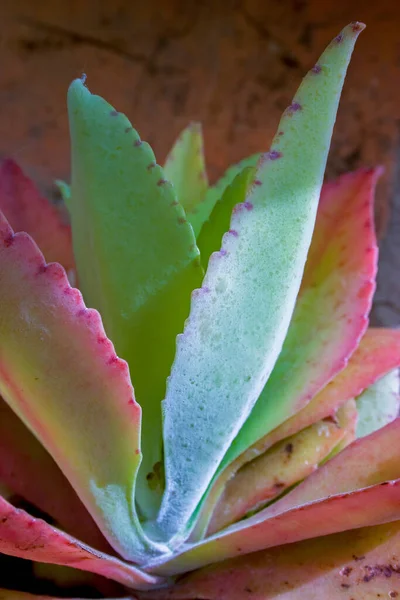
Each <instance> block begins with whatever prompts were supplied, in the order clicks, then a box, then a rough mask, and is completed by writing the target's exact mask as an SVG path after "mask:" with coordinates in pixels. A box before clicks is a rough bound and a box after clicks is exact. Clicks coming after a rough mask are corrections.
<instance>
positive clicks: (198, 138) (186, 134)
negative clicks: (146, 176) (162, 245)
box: [164, 123, 208, 231]
mask: <svg viewBox="0 0 400 600" xmlns="http://www.w3.org/2000/svg"><path fill="white" fill-rule="evenodd" d="M164 173H165V176H166V178H167V179H168V180H169V181H171V183H173V184H174V188H175V192H176V195H177V197H178V200H179V202H180V204H181V205H182V206H183V208H184V209H185V212H186V215H187V218H188V220H189V223H191V225H192V227H193V229H194V230H195V231H196V226H197V223H196V215H197V208H198V206H199V204H200V203H201V202H202V201H203V200H204V196H205V194H206V192H207V189H208V179H207V173H206V165H205V161H204V148H203V133H202V129H201V125H200V123H190V125H189V126H188V127H186V129H184V130H183V131H182V133H181V134H180V136H179V137H178V139H177V140H176V142H175V144H174V145H173V147H172V150H171V151H170V153H169V154H168V156H167V158H166V161H165V165H164Z"/></svg>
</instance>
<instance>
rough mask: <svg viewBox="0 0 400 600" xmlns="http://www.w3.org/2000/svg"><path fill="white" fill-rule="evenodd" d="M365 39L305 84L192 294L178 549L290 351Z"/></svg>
mask: <svg viewBox="0 0 400 600" xmlns="http://www.w3.org/2000/svg"><path fill="white" fill-rule="evenodd" d="M358 32H359V29H354V28H352V27H351V26H350V27H348V28H346V30H344V32H343V36H342V37H341V38H340V40H338V39H336V40H334V41H333V42H332V44H331V45H330V46H329V48H328V50H327V51H326V53H325V54H324V55H323V56H322V57H321V60H320V70H319V71H318V73H317V74H316V72H315V71H311V72H310V73H309V74H308V76H307V77H306V79H305V82H304V83H303V85H302V86H301V87H300V89H299V91H298V93H297V95H296V98H295V100H294V102H293V103H292V105H291V106H290V107H289V108H288V110H287V111H286V112H285V114H284V116H283V119H282V121H281V123H280V126H279V129H278V135H277V136H276V137H275V139H274V141H273V144H272V150H271V152H269V153H268V154H266V155H264V157H263V158H262V159H261V161H260V164H259V167H258V169H257V172H256V178H255V181H254V186H253V188H252V190H251V192H250V194H249V196H248V198H247V201H246V202H245V203H244V204H241V205H238V206H237V207H236V209H235V210H234V214H233V218H232V221H231V226H230V232H229V233H227V234H225V236H224V239H223V247H222V250H221V251H220V252H219V253H215V254H214V255H212V257H211V259H210V263H209V268H208V271H207V274H206V277H205V280H204V282H203V286H202V288H201V289H200V290H196V291H195V292H194V294H193V300H192V308H191V314H190V317H189V319H188V321H187V323H186V327H185V331H184V334H183V335H182V336H180V338H179V339H178V346H177V355H176V359H175V363H174V365H173V368H172V373H171V377H170V379H169V382H168V388H167V396H166V400H165V401H164V406H163V410H164V442H165V465H166V493H165V496H164V501H163V505H162V507H161V511H160V515H159V519H158V524H159V527H160V530H161V535H163V536H165V537H171V538H174V536H175V543H176V542H179V540H180V539H181V538H182V536H184V535H185V529H186V528H187V524H188V522H189V520H190V517H191V515H192V513H193V511H194V510H195V508H196V506H197V505H198V503H199V501H200V500H201V498H202V496H203V494H204V492H205V491H206V489H207V487H208V485H209V483H210V480H211V479H212V477H213V475H214V473H215V471H216V469H217V467H218V465H219V463H220V461H221V459H222V458H223V455H224V453H225V452H226V450H227V449H228V448H229V445H230V444H231V442H232V440H233V438H234V437H235V435H236V434H237V433H238V431H239V429H240V427H241V426H242V425H243V423H244V421H245V419H246V418H247V416H248V415H249V413H250V411H251V409H252V407H253V405H254V403H255V402H256V400H257V398H258V395H259V394H260V392H261V390H262V388H263V386H264V384H265V382H266V380H267V378H268V376H269V374H270V372H271V370H272V368H273V366H274V364H275V361H276V359H277V356H278V354H279V352H280V350H281V347H282V343H283V341H284V338H285V335H286V331H287V327H288V324H289V321H290V318H291V315H292V311H293V307H294V303H295V300H296V296H297V293H298V289H299V285H300V280H301V276H302V272H303V268H304V263H305V260H306V256H307V251H308V247H309V244H310V241H311V235H312V230H313V226H314V220H315V214H316V209H317V204H318V199H319V194H320V189H321V184H322V178H323V173H324V169H325V161H326V156H327V152H328V148H329V143H330V138H331V133H332V129H333V124H334V121H335V117H336V110H337V105H338V101H339V96H340V92H341V88H342V85H343V80H344V75H345V72H346V68H347V64H348V61H349V58H350V55H351V52H352V49H353V46H354V42H355V39H356V37H357V35H358ZM281 132H283V135H281ZM171 543H174V542H173V541H172V540H171Z"/></svg>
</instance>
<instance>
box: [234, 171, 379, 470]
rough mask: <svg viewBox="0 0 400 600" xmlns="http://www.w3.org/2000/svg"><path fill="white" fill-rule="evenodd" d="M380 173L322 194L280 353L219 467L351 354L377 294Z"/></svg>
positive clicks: (358, 176)
mask: <svg viewBox="0 0 400 600" xmlns="http://www.w3.org/2000/svg"><path fill="white" fill-rule="evenodd" d="M380 173H381V169H374V170H369V171H366V170H359V171H357V172H355V173H350V174H348V175H344V176H343V177H341V178H340V179H338V180H337V181H335V182H333V183H330V184H328V185H325V186H324V187H323V191H322V194H321V200H320V204H319V208H318V214H317V220H316V225H315V232H314V236H313V240H312V243H311V246H310V251H309V254H308V257H307V263H306V268H305V271H304V277H303V281H302V285H301V289H300V294H299V298H298V300H297V303H296V308H295V311H294V314H293V319H292V321H291V323H290V327H289V331H288V334H287V337H286V339H285V343H284V345H283V349H282V352H281V354H280V356H279V359H278V361H277V363H276V365H275V368H274V370H273V372H272V374H271V377H270V378H269V380H268V382H267V384H266V386H265V388H264V390H263V391H262V394H261V396H260V397H259V399H258V401H257V404H256V406H255V407H254V410H253V412H252V414H251V415H250V417H249V418H248V419H247V421H246V423H245V424H244V426H243V428H242V430H241V432H240V433H239V435H238V436H237V438H236V439H235V441H234V442H233V444H232V446H231V448H230V449H229V451H228V453H227V456H226V457H225V459H224V463H223V464H227V463H228V462H230V461H232V460H234V459H235V458H236V457H237V456H239V455H240V454H241V453H242V452H244V451H245V450H246V449H247V448H249V447H250V446H252V445H253V444H255V443H256V442H257V441H258V440H260V439H262V438H263V437H264V435H266V434H267V433H268V432H269V431H271V430H272V429H274V428H275V427H277V426H278V425H280V424H281V423H282V422H284V421H285V420H286V419H287V418H288V417H291V416H292V415H293V414H294V413H296V412H298V411H299V410H300V409H301V408H303V406H305V405H306V404H307V403H308V402H309V401H310V400H311V399H312V398H313V396H315V394H316V393H317V392H319V391H320V390H321V389H322V388H323V387H324V386H325V385H326V384H327V383H328V382H329V381H330V380H331V379H332V378H333V377H334V376H335V375H336V374H337V373H338V372H339V371H340V370H341V369H343V367H344V366H345V365H346V363H347V361H348V359H349V357H350V355H351V354H352V352H353V351H354V350H355V349H356V347H357V345H358V342H359V340H360V337H361V336H362V335H363V333H364V331H365V329H366V327H367V323H368V319H367V317H368V313H369V311H370V308H371V303H372V297H373V293H374V289H375V275H376V259H377V246H376V239H375V231H374V224H373V201H374V190H375V185H376V181H377V179H378V177H379V175H380ZM354 240H357V243H355V242H354ZM327 315H328V317H327ZM278 399H279V402H278Z"/></svg>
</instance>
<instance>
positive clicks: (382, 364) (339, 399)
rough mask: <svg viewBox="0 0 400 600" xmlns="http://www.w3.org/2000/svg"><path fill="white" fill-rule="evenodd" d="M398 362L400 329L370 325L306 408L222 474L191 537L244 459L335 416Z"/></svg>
mask: <svg viewBox="0 0 400 600" xmlns="http://www.w3.org/2000/svg"><path fill="white" fill-rule="evenodd" d="M398 366H400V331H399V330H392V329H384V328H382V329H378V328H370V329H368V330H367V332H366V333H365V335H364V336H363V338H362V339H361V342H360V344H359V346H358V348H357V350H356V351H355V352H354V353H353V354H352V356H351V358H350V360H349V362H348V364H347V366H346V368H345V369H343V370H342V371H341V372H340V373H338V375H336V377H335V378H334V379H333V380H332V381H331V382H330V383H329V384H328V385H327V386H326V387H325V388H324V389H323V390H321V391H320V392H319V393H318V394H317V395H316V396H314V398H313V399H312V400H311V401H310V402H309V403H308V404H307V405H306V406H305V407H304V408H303V409H301V410H300V411H299V412H298V413H297V414H295V415H294V416H293V417H291V418H290V419H288V420H287V421H285V422H284V423H282V425H280V426H279V427H277V428H276V429H274V430H273V431H271V433H269V434H268V435H266V436H264V438H262V439H261V440H259V441H258V442H257V444H255V445H254V446H252V447H251V448H249V449H248V450H247V451H246V452H244V453H243V454H242V455H241V456H239V457H238V458H237V459H236V460H235V461H234V462H233V463H231V464H230V465H229V466H228V467H227V468H226V469H225V471H224V472H223V473H222V474H221V475H220V476H219V478H218V479H217V481H216V482H215V484H214V486H213V487H212V489H211V491H210V493H209V495H208V497H207V500H206V503H205V504H204V507H203V510H202V512H201V514H200V517H199V520H198V523H197V525H196V529H195V531H194V533H193V535H192V540H193V541H194V540H196V539H200V538H201V537H203V535H204V533H205V531H206V529H207V525H208V522H209V520H210V518H211V515H212V512H213V507H214V506H215V505H216V504H217V502H218V500H219V498H220V496H221V494H222V493H223V490H224V487H225V485H226V483H227V482H228V481H229V480H230V479H231V478H232V477H233V476H234V474H235V473H236V472H237V471H238V470H239V469H240V468H241V467H242V466H243V465H244V464H245V463H247V462H249V461H252V460H253V459H254V458H256V457H257V456H260V455H262V454H263V453H264V452H265V451H266V450H268V449H269V448H271V447H272V446H273V445H274V444H276V443H277V442H279V441H281V440H284V439H285V438H287V437H289V436H291V435H294V434H295V433H297V432H298V431H301V430H302V429H304V428H305V427H309V426H310V425H312V424H313V423H316V422H317V421H319V420H321V419H324V418H326V417H333V416H334V415H335V413H336V411H337V410H338V408H339V407H340V406H341V405H342V404H344V402H346V401H348V400H350V399H351V398H355V397H357V396H359V394H361V392H363V391H364V390H365V389H366V388H368V387H369V386H371V385H372V384H373V383H375V382H376V381H377V380H378V379H379V378H380V377H382V376H383V375H385V374H386V373H388V372H389V371H391V370H392V369H394V368H396V367H398ZM346 444H347V442H346Z"/></svg>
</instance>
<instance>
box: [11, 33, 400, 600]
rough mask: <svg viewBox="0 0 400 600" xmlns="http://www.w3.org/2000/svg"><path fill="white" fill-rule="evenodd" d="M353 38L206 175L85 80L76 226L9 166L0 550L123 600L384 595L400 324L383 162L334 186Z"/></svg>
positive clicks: (195, 145) (186, 141) (75, 102)
mask: <svg viewBox="0 0 400 600" xmlns="http://www.w3.org/2000/svg"><path fill="white" fill-rule="evenodd" d="M362 29H363V25H361V24H359V23H352V24H351V25H349V26H348V27H346V28H345V29H344V30H343V31H342V33H340V34H339V35H338V36H337V37H336V38H335V39H334V40H333V41H332V43H331V44H330V45H329V46H328V48H327V49H326V51H325V52H324V53H323V54H322V56H321V58H320V59H319V61H318V62H317V64H316V65H315V66H314V67H313V68H312V69H311V70H310V72H309V73H308V74H307V75H306V77H305V79H304V80H303V82H302V84H301V85H300V88H299V89H298V91H297V93H296V95H295V97H294V99H293V101H292V103H291V104H290V106H289V107H288V108H287V110H286V111H285V113H284V115H283V117H282V120H281V122H280V124H279V126H278V130H277V134H276V136H275V137H274V139H273V141H272V145H271V148H270V149H269V151H268V152H266V153H265V154H261V155H259V156H252V157H250V158H248V159H246V160H245V161H243V162H242V163H240V164H238V165H235V166H233V167H231V168H230V169H228V171H227V172H226V173H225V175H224V176H223V177H222V179H221V180H220V181H218V182H217V184H215V185H213V186H209V185H208V181H207V176H206V173H205V166H204V158H203V142H202V134H201V129H200V127H199V126H198V125H196V124H192V125H190V126H189V127H188V128H187V129H186V130H185V131H184V132H183V133H182V135H181V136H180V138H179V139H178V140H177V142H176V144H175V145H174V147H173V149H172V150H171V153H170V154H169V156H168V158H167V160H166V163H165V166H164V168H161V167H160V166H159V165H158V164H157V163H156V160H155V157H154V154H153V152H152V150H151V148H150V146H149V145H148V144H147V143H146V142H143V141H142V140H141V139H140V137H139V135H138V133H137V132H136V131H135V129H133V127H132V126H131V124H130V122H129V121H128V119H127V118H126V117H125V116H124V115H123V114H121V113H118V112H117V111H116V110H114V108H113V107H111V106H110V105H109V104H108V103H107V102H106V101H105V100H103V99H102V98H100V97H98V96H95V95H92V94H91V93H90V92H89V91H88V89H87V88H86V86H85V82H84V80H83V79H82V80H76V81H74V82H73V83H72V85H71V87H70V90H69V93H68V110H69V119H70V131H71V146H72V171H71V185H70V186H68V185H66V184H64V183H63V184H60V188H61V190H62V193H63V196H64V199H65V202H66V205H67V208H68V211H69V215H70V221H71V227H70V226H69V225H65V224H63V222H62V220H61V219H60V215H59V213H58V211H57V209H56V208H55V207H54V206H52V205H50V204H49V203H48V202H47V201H46V200H45V199H43V198H42V197H41V196H40V194H39V192H38V191H37V189H36V188H35V186H34V184H33V183H32V182H31V181H30V180H29V179H28V178H27V177H26V176H24V175H23V173H22V172H21V170H20V169H19V168H18V167H17V165H16V164H15V163H14V162H13V161H11V160H7V161H4V162H3V163H2V166H1V173H0V207H1V210H2V216H1V221H0V287H1V298H2V302H1V305H0V357H1V358H0V392H1V395H2V398H3V399H4V401H2V402H1V404H0V414H1V419H0V433H1V435H0V484H1V485H2V489H3V488H4V489H5V490H8V493H7V492H5V496H4V497H3V498H1V499H0V552H2V553H3V554H7V555H11V556H16V557H22V558H26V559H29V560H32V561H37V562H38V563H50V564H54V565H65V566H69V567H74V568H76V569H80V570H81V571H84V572H88V573H91V574H95V575H97V576H101V577H105V578H108V579H110V580H114V581H115V582H117V583H118V584H120V585H121V586H124V588H121V590H122V591H121V593H124V594H125V595H130V596H132V597H143V598H158V599H160V600H162V599H164V598H165V599H166V598H171V599H174V598H176V599H182V600H183V599H186V600H187V599H194V598H204V599H207V600H210V599H213V600H214V599H215V600H222V599H225V598H229V599H230V600H234V599H239V598H240V599H242V598H247V597H252V598H259V599H263V600H264V599H265V600H266V599H269V598H278V597H279V598H280V599H285V600H289V599H290V600H297V599H299V600H300V599H303V598H304V599H305V598H307V599H310V598H325V597H326V598H328V597H329V598H331V599H334V598H354V599H356V598H357V599H358V598H372V597H374V598H375V597H377V596H378V597H379V596H381V597H387V594H389V597H395V595H396V594H397V589H396V586H398V583H397V581H398V574H399V573H400V557H399V546H400V460H399V458H400V436H399V434H400V421H399V420H398V419H396V416H397V413H398V400H399V397H398V396H399V395H398V373H397V368H398V367H399V365H400V331H395V330H387V329H373V328H368V313H369V310H370V306H371V301H372V296H373V292H374V285H375V284H374V281H375V275H376V263H377V247H376V239H375V233H374V225H373V195H374V188H375V184H376V182H377V179H378V177H379V175H380V173H381V169H380V168H372V169H360V170H358V171H356V172H354V173H349V174H346V175H344V176H342V177H340V178H339V179H338V180H336V181H334V182H331V183H327V184H323V175H324V170H325V163H326V158H327V153H328V149H329V144H330V140H331V134H332V129H333V125H334V121H335V118H336V111H337V107H338V102H339V97H340V93H341V89H342V85H343V81H344V77H345V73H346V69H347V66H348V63H349V60H350V56H351V53H352V50H353V46H354V43H355V41H356V38H357V37H358V34H359V33H360V31H361V30H362ZM39 248H40V249H39ZM42 252H43V254H42ZM16 495H17V496H18V497H20V498H23V499H24V500H25V501H26V502H28V503H29V506H34V507H36V508H37V509H39V510H40V511H41V512H42V514H44V515H46V518H45V519H39V518H35V517H34V516H33V515H32V514H29V511H24V510H23V509H22V508H17V507H15V506H13V504H12V498H13V497H15V496H16ZM7 498H8V499H7ZM47 516H48V518H47ZM46 519H47V520H46ZM1 596H2V598H6V599H12V598H15V597H21V596H23V594H21V593H19V592H15V591H14V592H13V591H11V590H4V591H2V593H1Z"/></svg>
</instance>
